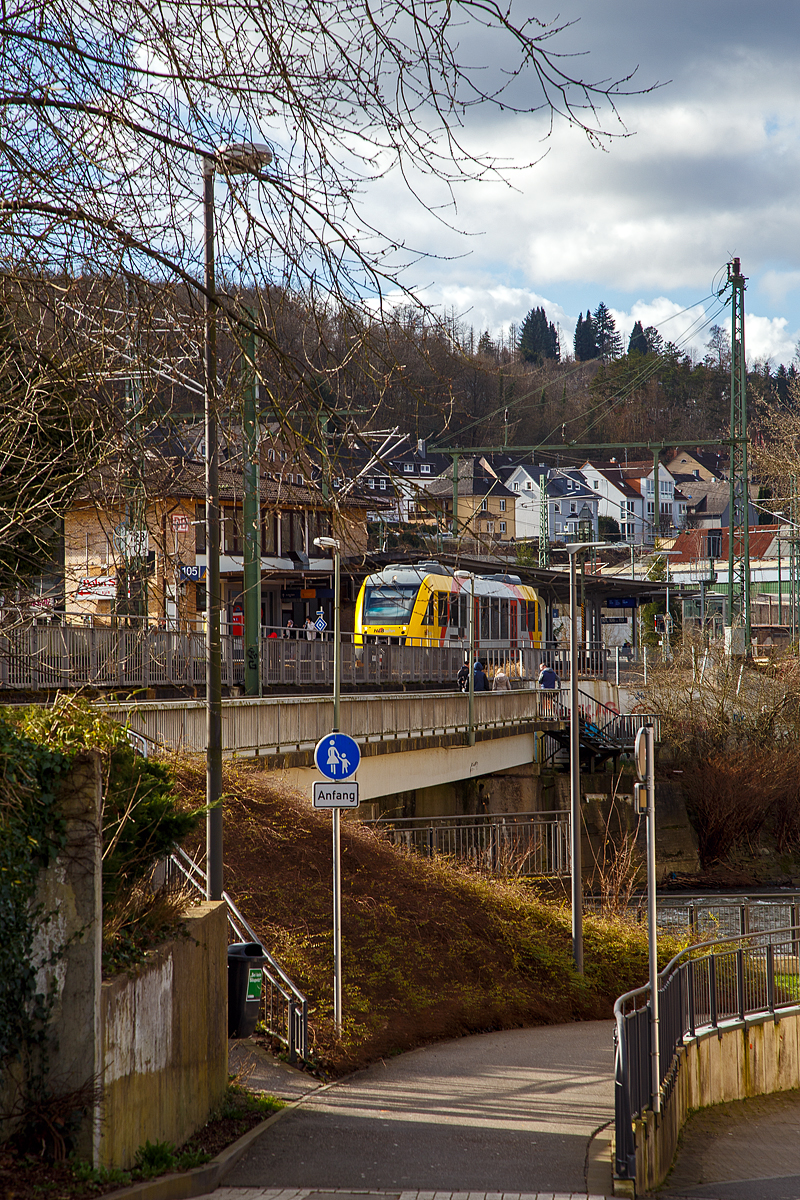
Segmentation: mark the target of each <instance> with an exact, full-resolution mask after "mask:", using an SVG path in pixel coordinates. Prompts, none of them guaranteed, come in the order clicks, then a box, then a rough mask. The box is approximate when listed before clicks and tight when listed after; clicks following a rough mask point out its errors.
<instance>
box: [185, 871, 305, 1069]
mask: <svg viewBox="0 0 800 1200" xmlns="http://www.w3.org/2000/svg"><path fill="white" fill-rule="evenodd" d="M169 862H170V866H171V868H172V870H173V871H174V872H176V873H177V874H178V875H179V876H180V877H181V878H182V879H183V880H185V881H186V882H187V883H188V884H189V885H190V886H191V887H192V888H193V889H194V890H195V891H196V892H198V893H199V894H200V895H202V896H203V898H205V895H206V873H205V871H204V870H203V868H202V867H201V866H199V865H198V863H196V862H195V861H194V860H193V859H192V858H190V857H189V855H188V854H186V853H185V851H183V850H181V849H180V847H178V848H177V849H176V850H175V852H174V853H173V854H171V855H170V859H169ZM222 899H223V900H224V901H225V904H226V906H227V909H228V929H229V931H230V933H231V934H232V935H233V939H232V940H233V941H236V942H259V939H258V937H257V936H256V934H255V932H254V931H253V929H252V928H251V926H250V925H248V923H247V921H246V920H245V919H244V917H243V916H242V914H241V913H240V912H239V909H238V908H237V907H236V905H235V903H234V902H233V900H232V899H231V897H230V896H229V895H228V893H227V892H223V893H222ZM259 944H260V945H261V943H260V942H259ZM263 949H264V957H265V958H266V960H267V961H266V963H265V965H264V967H263V968H262V970H263V976H264V986H263V987H262V989H261V999H262V1006H263V1016H262V1018H261V1019H262V1021H263V1023H264V1027H265V1029H266V1030H267V1033H269V1034H270V1036H271V1037H274V1038H277V1039H278V1041H280V1042H281V1043H282V1044H283V1045H284V1046H286V1047H287V1049H288V1051H289V1062H291V1063H294V1062H296V1061H297V1059H298V1058H307V1057H308V1001H307V999H306V997H305V996H304V995H303V993H302V992H301V991H300V989H299V988H298V987H297V986H296V985H295V984H294V983H293V982H292V980H291V979H290V978H289V976H288V975H287V974H286V972H285V971H284V969H283V967H282V966H281V965H280V963H279V962H278V960H277V959H276V958H274V957H273V955H272V954H270V952H269V951H268V950H267V949H266V947H263Z"/></svg>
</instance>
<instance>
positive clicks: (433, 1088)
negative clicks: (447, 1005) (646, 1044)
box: [225, 1021, 614, 1195]
mask: <svg viewBox="0 0 800 1200" xmlns="http://www.w3.org/2000/svg"><path fill="white" fill-rule="evenodd" d="M613 1074H614V1064H613V1023H612V1022H611V1021H589V1022H580V1023H574V1024H569V1025H551V1026H539V1027H537V1028H535V1029H519V1030H511V1031H506V1032H502V1033H488V1034H481V1035H478V1036H475V1037H466V1038H460V1039H458V1040H457V1041H451V1042H441V1043H437V1044H436V1045H433V1046H426V1047H423V1048H422V1049H420V1050H415V1051H412V1052H411V1053H409V1054H403V1055H400V1056H398V1057H396V1058H392V1059H388V1060H387V1061H385V1062H380V1063H378V1064H376V1065H374V1066H372V1067H370V1068H369V1069H368V1070H366V1071H359V1072H357V1073H356V1074H354V1075H351V1076H349V1077H348V1078H347V1079H343V1080H342V1081H341V1082H339V1083H336V1084H334V1085H333V1086H331V1087H329V1088H326V1089H324V1090H322V1091H318V1092H314V1093H313V1094H311V1095H310V1096H308V1097H307V1098H306V1099H304V1100H303V1101H302V1103H301V1104H300V1105H299V1106H298V1107H297V1108H295V1109H293V1110H292V1111H291V1112H287V1113H286V1114H285V1115H284V1116H283V1117H282V1119H281V1120H280V1121H278V1122H276V1123H275V1124H274V1125H273V1126H271V1127H270V1128H268V1129H267V1130H266V1131H265V1132H264V1133H263V1134H262V1136H261V1137H260V1138H259V1139H258V1140H257V1141H256V1143H255V1144H254V1146H253V1148H252V1149H251V1150H250V1152H249V1153H248V1154H247V1155H246V1156H245V1157H244V1158H242V1159H241V1160H240V1162H239V1163H237V1165H236V1166H235V1167H234V1169H233V1170H232V1171H231V1172H230V1174H229V1175H227V1176H226V1178H225V1184H226V1187H227V1188H242V1187H259V1188H289V1189H303V1188H310V1189H352V1190H353V1191H357V1192H363V1191H365V1190H370V1191H388V1192H392V1191H394V1192H400V1191H430V1192H447V1193H453V1192H481V1193H488V1192H491V1193H499V1192H511V1193H536V1192H539V1193H541V1192H547V1191H550V1192H561V1193H568V1192H582V1193H583V1194H584V1195H585V1194H586V1190H587V1184H586V1159H587V1150H588V1146H589V1142H590V1139H591V1137H592V1134H593V1133H595V1132H596V1131H597V1130H598V1129H599V1128H601V1127H602V1126H604V1125H606V1124H608V1122H610V1121H611V1120H612V1118H613V1105H614V1084H613Z"/></svg>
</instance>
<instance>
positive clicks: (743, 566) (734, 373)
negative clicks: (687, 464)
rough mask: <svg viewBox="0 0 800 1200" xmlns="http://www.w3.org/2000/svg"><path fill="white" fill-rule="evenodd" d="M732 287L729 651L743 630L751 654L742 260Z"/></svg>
mask: <svg viewBox="0 0 800 1200" xmlns="http://www.w3.org/2000/svg"><path fill="white" fill-rule="evenodd" d="M728 286H729V287H730V289H731V469H730V493H729V508H728V611H727V616H726V618H725V625H726V626H727V629H726V640H727V642H728V646H727V648H728V651H729V653H732V652H733V651H734V637H735V634H734V632H733V631H734V629H736V628H739V629H741V630H742V635H743V637H744V645H743V646H742V648H741V653H742V654H744V655H749V654H750V487H749V481H748V472H747V368H746V364H745V353H744V289H745V277H744V275H742V272H741V267H740V262H739V259H738V258H734V259H733V260H732V262H729V263H728V281H727V284H726V287H728Z"/></svg>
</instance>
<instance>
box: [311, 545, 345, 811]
mask: <svg viewBox="0 0 800 1200" xmlns="http://www.w3.org/2000/svg"><path fill="white" fill-rule="evenodd" d="M314 545H315V546H319V548H320V549H321V550H333V563H334V567H333V571H334V575H333V732H334V733H338V732H339V698H340V696H341V691H342V578H341V561H342V544H341V542H340V541H339V540H338V538H332V537H318V538H314ZM333 811H334V814H335V815H336V816H338V813H339V810H338V809H336V808H335V809H334V810H333Z"/></svg>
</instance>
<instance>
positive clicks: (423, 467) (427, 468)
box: [419, 463, 431, 475]
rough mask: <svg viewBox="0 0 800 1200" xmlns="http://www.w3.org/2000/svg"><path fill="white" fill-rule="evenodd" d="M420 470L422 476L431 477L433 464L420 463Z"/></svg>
mask: <svg viewBox="0 0 800 1200" xmlns="http://www.w3.org/2000/svg"><path fill="white" fill-rule="evenodd" d="M419 470H420V474H421V475H430V473H431V464H430V463H420V467H419Z"/></svg>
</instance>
